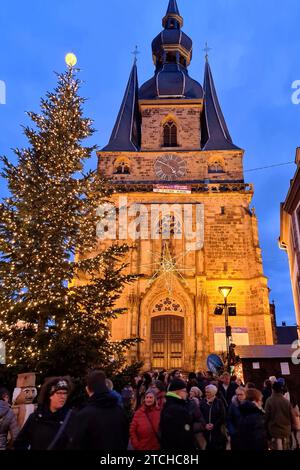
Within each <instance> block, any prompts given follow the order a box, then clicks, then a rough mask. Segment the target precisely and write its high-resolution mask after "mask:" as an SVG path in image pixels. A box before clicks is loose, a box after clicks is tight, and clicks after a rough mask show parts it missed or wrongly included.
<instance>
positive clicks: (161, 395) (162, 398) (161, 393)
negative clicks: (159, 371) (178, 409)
mask: <svg viewBox="0 0 300 470" xmlns="http://www.w3.org/2000/svg"><path fill="white" fill-rule="evenodd" d="M151 388H152V389H154V391H155V392H156V402H157V407H158V408H159V409H160V410H162V408H163V406H164V404H165V402H166V387H165V386H164V384H163V383H162V382H161V381H160V380H155V382H154V383H153V385H151Z"/></svg>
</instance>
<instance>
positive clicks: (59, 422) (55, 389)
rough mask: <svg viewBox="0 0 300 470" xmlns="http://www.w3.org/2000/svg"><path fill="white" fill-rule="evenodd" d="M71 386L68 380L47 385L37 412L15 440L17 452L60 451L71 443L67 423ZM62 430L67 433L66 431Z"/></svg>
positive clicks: (52, 380)
mask: <svg viewBox="0 0 300 470" xmlns="http://www.w3.org/2000/svg"><path fill="white" fill-rule="evenodd" d="M70 392H71V384H70V382H69V380H68V379H66V378H64V377H55V378H52V379H49V380H47V381H46V382H45V384H44V385H43V387H42V389H41V393H40V397H39V404H38V408H37V410H36V411H35V412H34V413H32V414H31V415H30V416H29V418H28V419H27V421H26V423H25V424H24V426H23V428H22V429H21V431H20V433H19V434H18V436H17V438H16V440H15V441H14V449H16V450H50V449H51V450H52V449H53V450H60V449H64V448H65V446H66V445H67V442H68V437H67V429H66V425H67V422H70V420H69V418H70V414H71V413H70V411H69V407H68V406H67V399H68V395H69V394H70ZM61 430H64V432H62V431H61Z"/></svg>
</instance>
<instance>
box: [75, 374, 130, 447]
mask: <svg viewBox="0 0 300 470" xmlns="http://www.w3.org/2000/svg"><path fill="white" fill-rule="evenodd" d="M105 378H106V377H105V373H104V372H103V371H99V370H95V371H93V372H91V373H90V374H89V375H88V378H87V387H86V391H87V394H88V396H89V399H88V401H87V404H86V406H85V407H84V408H83V409H82V410H81V411H79V412H78V413H77V415H76V417H75V423H74V426H73V429H74V433H73V435H72V437H71V443H70V447H69V448H70V449H73V450H86V451H96V450H97V451H105V452H108V451H116V450H120V451H125V450H127V446H128V437H129V436H128V431H129V423H128V419H127V417H126V414H125V411H124V409H123V408H122V407H121V406H119V405H118V399H117V398H116V397H115V396H113V395H112V394H111V393H110V391H109V390H108V388H107V387H106V383H105Z"/></svg>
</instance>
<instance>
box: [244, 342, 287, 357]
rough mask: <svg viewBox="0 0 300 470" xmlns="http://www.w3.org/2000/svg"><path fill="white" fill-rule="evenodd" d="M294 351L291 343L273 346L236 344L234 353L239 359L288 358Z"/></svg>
mask: <svg viewBox="0 0 300 470" xmlns="http://www.w3.org/2000/svg"><path fill="white" fill-rule="evenodd" d="M293 352H295V349H292V348H291V345H285V344H276V345H273V346H254V345H251V346H237V347H236V354H237V355H238V356H240V358H241V359H272V358H282V359H284V358H290V357H291V355H292V354H293Z"/></svg>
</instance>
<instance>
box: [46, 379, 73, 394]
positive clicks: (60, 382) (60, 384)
mask: <svg viewBox="0 0 300 470" xmlns="http://www.w3.org/2000/svg"><path fill="white" fill-rule="evenodd" d="M59 390H65V391H66V392H68V393H69V391H70V385H69V383H68V382H67V381H66V380H65V379H57V381H56V383H54V384H51V388H50V391H49V394H50V396H51V395H53V394H54V393H56V392H58V391H59Z"/></svg>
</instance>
